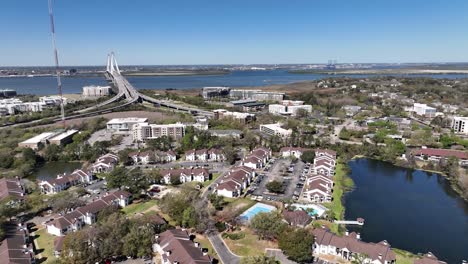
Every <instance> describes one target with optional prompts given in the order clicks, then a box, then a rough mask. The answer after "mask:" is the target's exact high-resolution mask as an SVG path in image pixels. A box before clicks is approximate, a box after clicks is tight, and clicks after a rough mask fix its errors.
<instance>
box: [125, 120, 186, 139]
mask: <svg viewBox="0 0 468 264" xmlns="http://www.w3.org/2000/svg"><path fill="white" fill-rule="evenodd" d="M185 127H186V126H185V125H184V124H181V123H175V124H165V125H156V124H149V123H138V124H135V125H133V129H132V134H133V140H134V141H138V142H144V141H146V140H147V139H155V138H159V137H162V136H168V137H171V138H173V139H180V138H182V137H183V136H184V135H185Z"/></svg>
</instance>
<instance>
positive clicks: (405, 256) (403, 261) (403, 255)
mask: <svg viewBox="0 0 468 264" xmlns="http://www.w3.org/2000/svg"><path fill="white" fill-rule="evenodd" d="M392 249H393V251H394V252H395V255H396V263H398V264H413V263H414V260H416V259H417V258H418V256H417V255H415V254H413V253H411V252H408V251H405V250H402V249H398V248H392Z"/></svg>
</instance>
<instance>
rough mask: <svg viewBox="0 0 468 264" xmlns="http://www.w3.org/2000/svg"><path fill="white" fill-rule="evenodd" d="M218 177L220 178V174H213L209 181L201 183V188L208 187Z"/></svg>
mask: <svg viewBox="0 0 468 264" xmlns="http://www.w3.org/2000/svg"><path fill="white" fill-rule="evenodd" d="M219 176H221V173H213V174H212V175H211V180H209V181H205V182H203V187H206V186H208V185H210V184H211V183H212V182H213V181H214V180H216V179H217V178H218V177H219Z"/></svg>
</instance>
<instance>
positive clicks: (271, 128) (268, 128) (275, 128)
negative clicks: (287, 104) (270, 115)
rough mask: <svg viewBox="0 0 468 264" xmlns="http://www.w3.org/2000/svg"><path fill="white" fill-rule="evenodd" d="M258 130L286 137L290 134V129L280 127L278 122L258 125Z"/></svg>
mask: <svg viewBox="0 0 468 264" xmlns="http://www.w3.org/2000/svg"><path fill="white" fill-rule="evenodd" d="M260 131H261V132H263V133H265V134H267V135H270V136H279V137H281V138H288V137H290V136H291V134H292V130H291V129H284V128H282V127H281V124H280V123H276V124H265V125H260Z"/></svg>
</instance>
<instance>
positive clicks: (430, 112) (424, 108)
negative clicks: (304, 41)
mask: <svg viewBox="0 0 468 264" xmlns="http://www.w3.org/2000/svg"><path fill="white" fill-rule="evenodd" d="M436 111H437V109H435V108H434V107H430V106H428V105H427V104H419V103H414V105H413V112H415V113H416V114H418V115H420V116H425V117H434V116H435V114H436Z"/></svg>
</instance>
